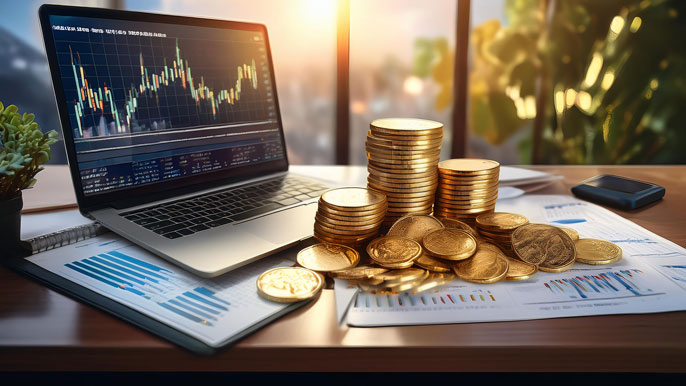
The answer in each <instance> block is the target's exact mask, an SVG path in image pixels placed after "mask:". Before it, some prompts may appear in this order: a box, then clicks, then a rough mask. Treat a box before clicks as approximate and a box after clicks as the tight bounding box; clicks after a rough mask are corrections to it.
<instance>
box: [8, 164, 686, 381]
mask: <svg viewBox="0 0 686 386" xmlns="http://www.w3.org/2000/svg"><path fill="white" fill-rule="evenodd" d="M532 168H534V169H539V170H544V171H547V172H551V173H555V174H560V175H563V176H564V179H563V180H561V181H558V182H556V183H555V184H554V185H552V186H549V187H547V188H545V189H544V190H542V191H540V193H551V194H568V193H569V188H570V187H571V186H572V185H574V184H576V183H578V182H579V181H581V180H583V179H585V178H588V177H592V176H594V175H596V174H601V173H613V174H619V175H624V176H627V177H632V178H636V179H639V180H647V181H651V182H654V183H657V184H660V185H662V186H664V187H665V188H666V189H667V194H666V196H665V198H664V199H663V200H662V201H661V202H658V203H656V204H652V205H650V206H648V207H646V208H643V209H640V210H637V211H631V212H626V211H615V212H617V213H619V214H621V215H622V216H624V217H626V218H628V219H630V220H632V221H634V222H636V223H637V224H639V225H641V226H643V227H645V228H647V229H649V230H651V231H653V232H655V233H657V234H659V235H661V236H663V237H665V238H667V239H669V240H672V241H673V242H675V243H677V244H679V245H681V246H686V232H684V225H686V220H685V219H684V212H686V166H645V167H644V166H640V167H638V166H619V167H617V166H611V167H600V166H539V167H532ZM537 193H539V192H537ZM0 283H2V284H1V286H0V370H4V371H36V370H48V371H49V370H91V371H93V370H128V371H142V370H171V371H191V370H212V371H230V370H237V371H260V372H261V371H329V370H332V371H508V372H510V371H630V372H637V371H645V372H686V360H684V359H685V358H686V329H684V326H686V312H670V313H660V314H643V315H612V316H592V317H576V318H564V319H549V320H533V321H519V322H498V323H468V324H453V325H432V326H408V327H380V328H353V327H347V326H342V327H341V326H338V325H337V322H336V316H335V315H336V312H335V304H334V303H335V302H334V296H333V291H332V290H325V291H323V293H322V295H321V296H320V298H319V299H317V301H316V302H313V303H311V304H310V305H308V306H307V307H306V308H303V309H300V310H298V311H296V312H294V313H291V314H289V315H287V316H285V317H284V318H282V319H280V320H278V321H276V322H274V323H272V324H270V325H269V326H267V327H265V328H263V329H262V330H260V331H258V332H256V333H254V334H253V335H251V336H249V337H247V338H246V339H244V340H242V341H241V342H239V343H238V344H236V345H235V346H233V347H230V348H228V349H226V350H224V351H222V352H221V353H219V354H218V355H215V356H212V357H198V356H195V355H193V354H190V353H188V352H186V351H184V350H182V349H179V348H177V347H175V346H173V345H171V344H169V343H167V342H165V341H163V340H161V339H159V338H157V337H155V336H152V335H150V334H148V333H146V332H144V331H142V330H139V329H137V328H135V327H133V326H131V325H129V324H127V323H125V322H123V321H121V320H118V319H116V318H114V317H112V316H110V315H108V314H105V313H103V312H101V311H98V310H96V309H94V308H91V307H88V306H84V305H82V304H80V303H79V302H77V301H75V300H72V299H71V298H68V297H65V296H62V295H60V294H58V293H56V292H54V291H51V290H49V289H47V288H45V287H43V286H41V285H39V284H37V283H35V282H33V281H31V280H29V279H26V278H24V277H22V276H19V275H18V274H16V273H14V272H12V271H8V270H7V269H5V268H0Z"/></svg>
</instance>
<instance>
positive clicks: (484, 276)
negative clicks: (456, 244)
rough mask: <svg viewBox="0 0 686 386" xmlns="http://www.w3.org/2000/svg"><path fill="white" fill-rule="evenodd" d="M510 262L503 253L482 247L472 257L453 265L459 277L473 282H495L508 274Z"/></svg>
mask: <svg viewBox="0 0 686 386" xmlns="http://www.w3.org/2000/svg"><path fill="white" fill-rule="evenodd" d="M507 270H508V262H507V260H506V258H505V257H504V256H502V254H498V253H496V252H494V251H492V250H489V249H483V248H480V249H478V250H477V251H476V253H475V254H474V256H472V258H471V259H466V260H462V261H460V262H457V263H455V265H453V271H455V274H456V275H457V277H459V278H460V279H462V280H464V281H469V282H473V283H481V284H488V283H495V282H497V281H500V280H502V279H504V278H505V277H506V276H507Z"/></svg>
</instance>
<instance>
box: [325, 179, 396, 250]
mask: <svg viewBox="0 0 686 386" xmlns="http://www.w3.org/2000/svg"><path fill="white" fill-rule="evenodd" d="M387 207H388V204H387V202H386V196H385V195H384V194H383V193H379V192H376V191H374V190H370V189H365V188H356V187H351V188H339V189H332V190H328V191H326V192H324V194H322V196H321V197H320V198H319V208H318V210H317V214H316V215H315V221H314V237H315V238H316V239H318V240H320V241H322V242H324V243H332V244H342V245H346V246H350V247H353V248H361V247H364V246H365V245H366V244H367V242H368V241H369V240H372V239H374V238H376V236H377V235H378V234H379V228H380V227H381V223H382V222H383V220H384V217H385V216H386V208H387Z"/></svg>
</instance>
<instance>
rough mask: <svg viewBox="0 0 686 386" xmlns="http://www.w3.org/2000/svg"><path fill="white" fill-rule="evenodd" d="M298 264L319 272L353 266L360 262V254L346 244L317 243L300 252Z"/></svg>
mask: <svg viewBox="0 0 686 386" xmlns="http://www.w3.org/2000/svg"><path fill="white" fill-rule="evenodd" d="M297 261H298V264H300V265H302V266H303V267H305V268H308V269H311V270H313V271H317V272H330V271H336V270H340V269H345V268H351V267H354V266H355V265H357V263H359V262H360V254H359V253H358V252H357V251H356V250H354V249H352V248H350V247H346V246H345V245H338V244H315V245H312V246H309V247H307V248H304V249H303V250H301V251H300V252H298V257H297Z"/></svg>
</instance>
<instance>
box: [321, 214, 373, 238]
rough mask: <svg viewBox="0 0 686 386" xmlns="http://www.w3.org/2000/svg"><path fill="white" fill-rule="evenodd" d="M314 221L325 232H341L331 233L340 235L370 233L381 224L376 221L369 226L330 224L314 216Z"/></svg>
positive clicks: (362, 224) (361, 224)
mask: <svg viewBox="0 0 686 386" xmlns="http://www.w3.org/2000/svg"><path fill="white" fill-rule="evenodd" d="M314 219H315V223H316V224H319V225H320V226H322V227H323V228H325V230H332V231H341V232H332V233H340V234H350V233H348V232H352V233H367V232H371V231H373V230H375V229H378V228H379V224H381V221H377V222H375V223H371V224H364V223H360V224H357V225H341V224H332V223H330V222H327V221H322V220H320V218H319V217H318V216H316V215H315V217H314Z"/></svg>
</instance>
